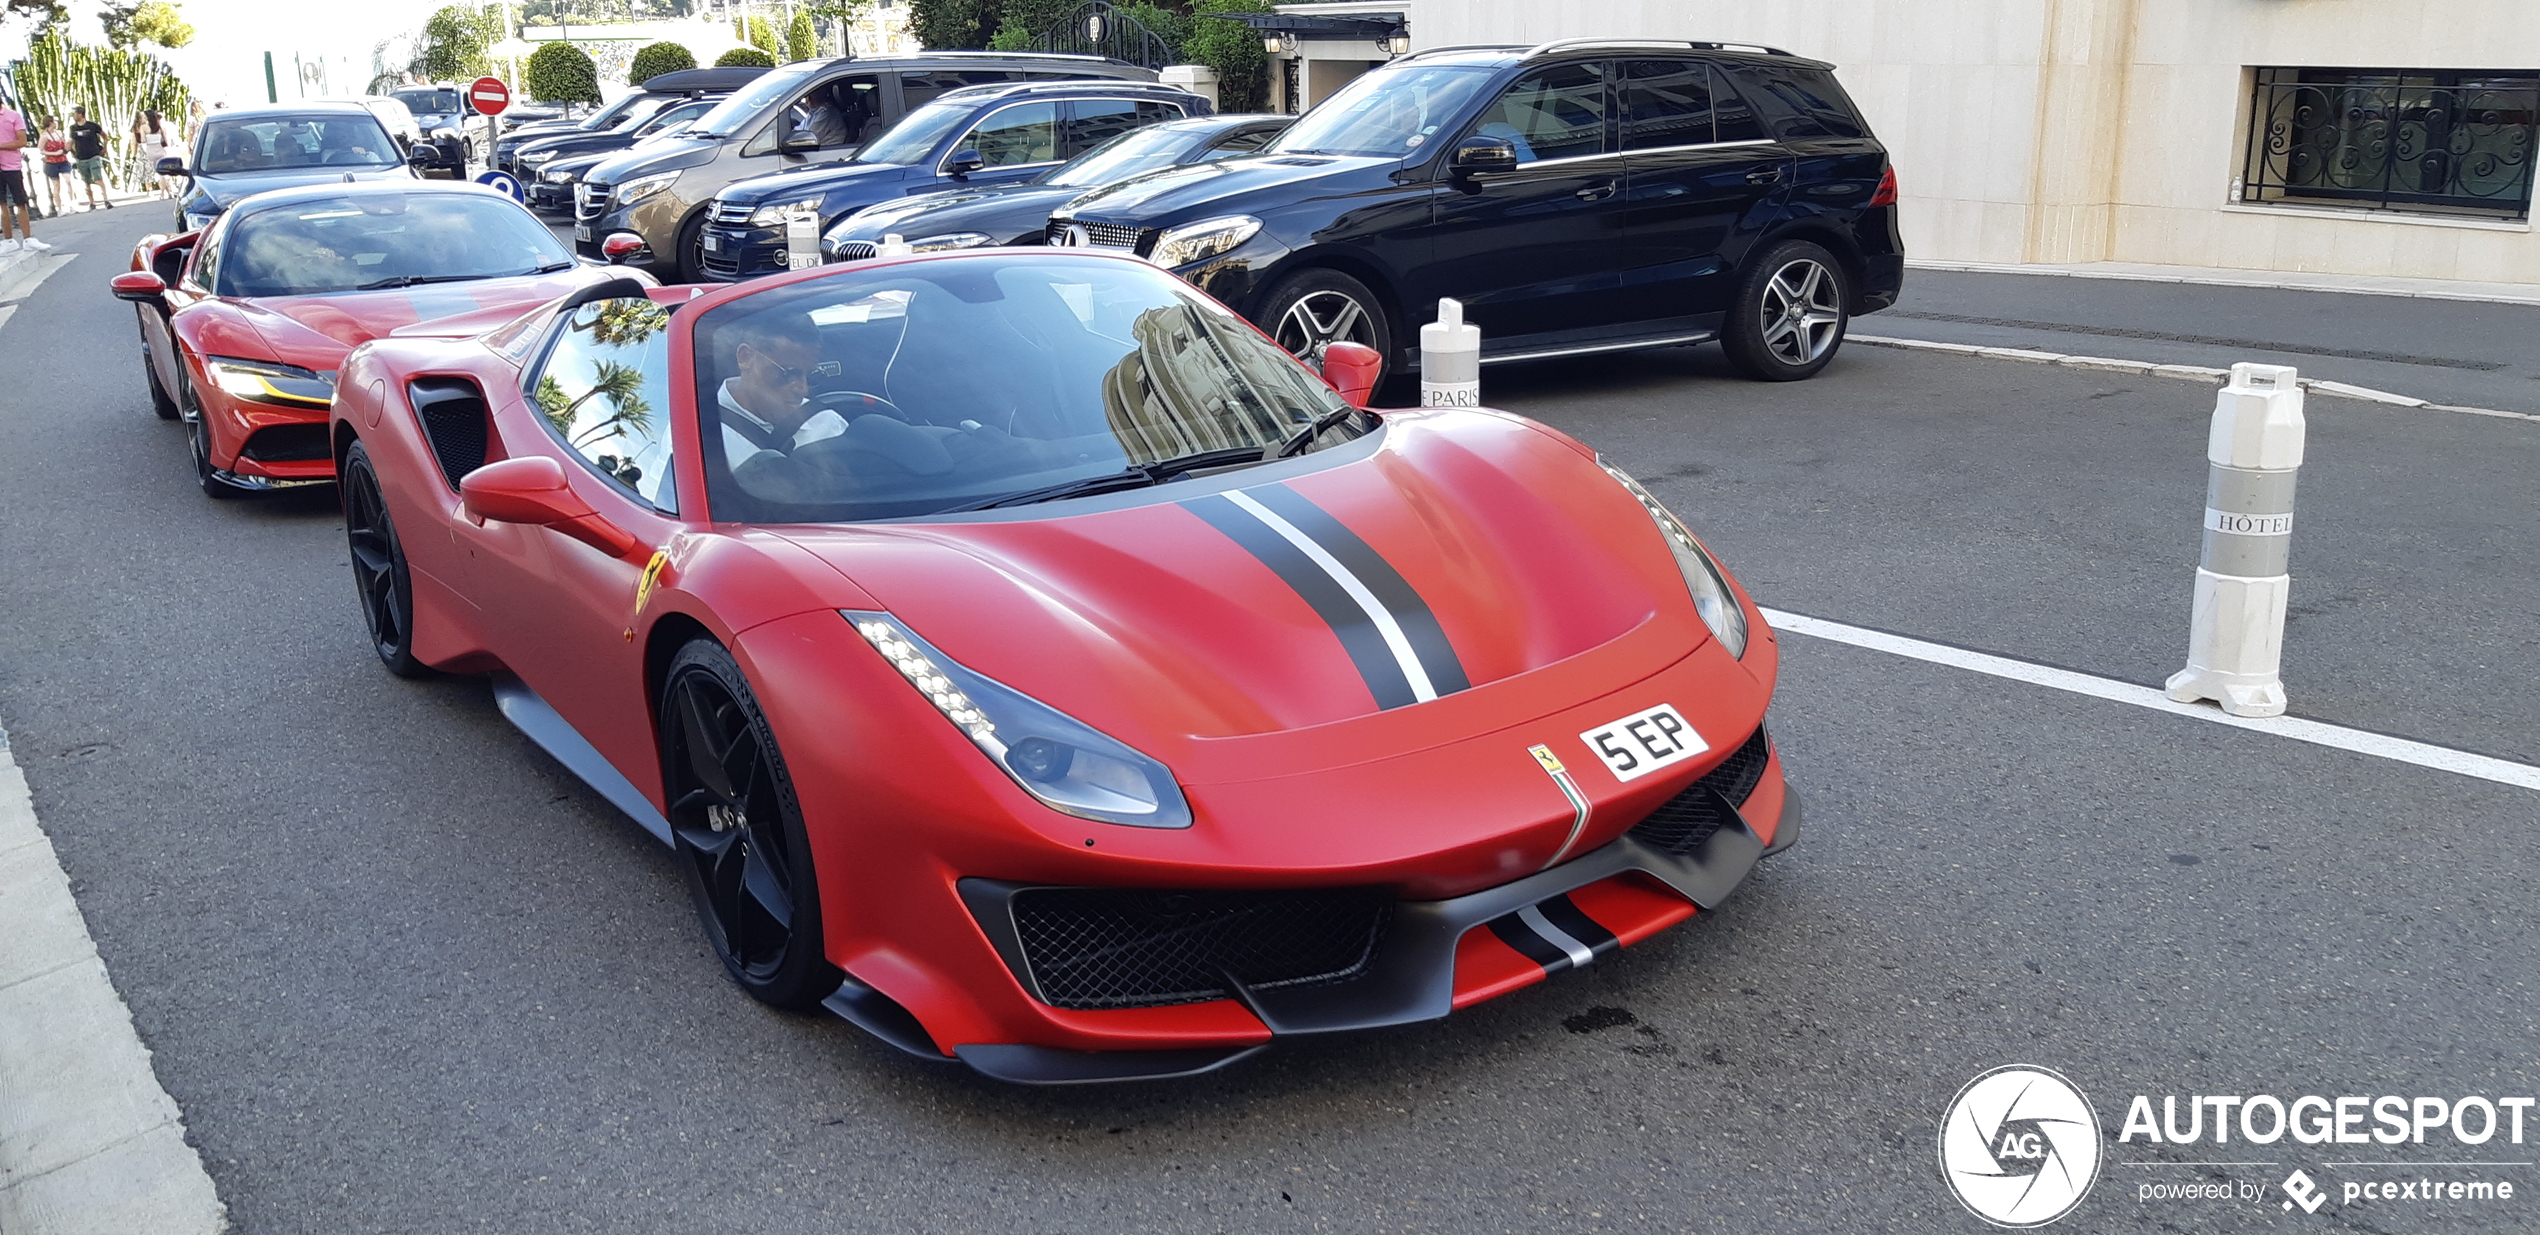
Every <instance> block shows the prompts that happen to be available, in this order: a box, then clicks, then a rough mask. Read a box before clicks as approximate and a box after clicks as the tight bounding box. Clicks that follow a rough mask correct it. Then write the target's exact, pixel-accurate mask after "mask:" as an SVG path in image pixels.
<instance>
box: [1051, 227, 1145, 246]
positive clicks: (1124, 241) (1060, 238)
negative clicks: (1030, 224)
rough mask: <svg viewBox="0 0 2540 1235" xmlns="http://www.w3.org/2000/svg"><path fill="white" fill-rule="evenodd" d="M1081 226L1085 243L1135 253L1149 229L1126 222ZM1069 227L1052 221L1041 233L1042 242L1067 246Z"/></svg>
mask: <svg viewBox="0 0 2540 1235" xmlns="http://www.w3.org/2000/svg"><path fill="white" fill-rule="evenodd" d="M1079 226H1081V227H1083V228H1084V229H1085V244H1086V245H1087V246H1088V247H1091V248H1096V249H1127V250H1129V251H1130V252H1132V253H1134V252H1136V251H1137V250H1138V246H1139V245H1140V244H1141V243H1143V242H1144V241H1145V240H1146V236H1147V229H1145V228H1139V227H1131V226H1128V225H1127V224H1125V223H1085V224H1079ZM1067 228H1068V225H1067V224H1066V223H1062V222H1052V223H1051V224H1050V225H1049V226H1048V228H1047V229H1046V230H1044V231H1043V232H1042V233H1041V242H1042V243H1043V244H1047V245H1051V246H1055V247H1065V246H1066V244H1067Z"/></svg>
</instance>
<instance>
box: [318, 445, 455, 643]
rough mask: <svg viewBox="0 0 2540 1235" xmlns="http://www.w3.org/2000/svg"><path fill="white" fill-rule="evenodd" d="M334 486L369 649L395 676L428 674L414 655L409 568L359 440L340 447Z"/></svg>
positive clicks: (374, 471)
mask: <svg viewBox="0 0 2540 1235" xmlns="http://www.w3.org/2000/svg"><path fill="white" fill-rule="evenodd" d="M336 492H337V493H339V494H341V495H342V497H343V499H344V540H345V547H346V548H348V549H350V550H351V551H352V557H353V591H354V593H355V594H356V595H357V596H358V597H359V598H360V600H361V604H362V621H363V623H364V624H365V625H367V626H369V627H370V650H371V651H373V652H376V653H378V654H379V663H380V664H383V665H386V666H387V667H388V671H389V672H390V673H393V674H396V675H397V676H398V677H401V678H420V677H429V676H431V673H432V670H431V668H430V667H428V666H426V665H425V664H424V663H423V662H422V661H419V660H416V659H415V594H414V571H413V570H412V569H410V568H409V567H408V566H407V565H406V546H405V545H404V544H403V543H401V542H400V541H399V540H398V539H397V524H396V522H395V521H394V520H392V519H390V518H389V517H388V495H387V494H386V493H385V492H384V491H382V490H381V489H380V487H379V472H378V469H376V468H374V467H372V466H371V462H370V450H369V448H367V447H365V446H363V445H362V444H361V443H360V442H355V443H353V448H352V449H351V450H349V451H346V452H345V453H344V466H343V468H342V477H341V480H340V481H339V483H338V484H337V486H336Z"/></svg>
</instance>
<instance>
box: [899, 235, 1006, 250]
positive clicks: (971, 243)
mask: <svg viewBox="0 0 2540 1235" xmlns="http://www.w3.org/2000/svg"><path fill="white" fill-rule="evenodd" d="M996 242H997V238H996V237H994V236H991V235H989V234H987V233H986V232H953V233H950V234H948V235H943V236H928V237H927V238H925V239H924V240H912V241H909V242H908V251H909V252H911V253H941V252H943V251H944V250H946V249H975V248H978V247H979V246H981V245H983V244H995V243H996Z"/></svg>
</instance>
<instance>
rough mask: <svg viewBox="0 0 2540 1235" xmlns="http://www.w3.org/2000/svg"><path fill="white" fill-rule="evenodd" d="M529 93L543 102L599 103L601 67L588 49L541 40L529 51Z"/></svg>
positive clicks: (527, 74) (526, 82) (525, 76)
mask: <svg viewBox="0 0 2540 1235" xmlns="http://www.w3.org/2000/svg"><path fill="white" fill-rule="evenodd" d="M522 76H523V77H524V78H526V79H527V80H526V81H525V82H524V83H523V84H525V85H527V86H528V87H529V97H530V98H533V99H536V100H538V101H539V102H541V103H597V102H599V101H600V69H599V66H598V65H596V64H593V63H591V55H590V53H589V52H586V51H583V50H582V49H581V48H579V47H576V46H574V45H573V44H571V43H541V44H539V45H538V50H536V51H533V52H531V53H529V71H528V72H527V73H524V74H523V75H522Z"/></svg>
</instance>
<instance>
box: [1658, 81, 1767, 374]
mask: <svg viewBox="0 0 2540 1235" xmlns="http://www.w3.org/2000/svg"><path fill="white" fill-rule="evenodd" d="M1620 84H1621V87H1622V95H1623V109H1622V111H1623V115H1622V132H1623V161H1624V165H1625V168H1626V171H1627V187H1626V189H1625V197H1626V199H1627V205H1626V208H1625V211H1624V220H1623V229H1624V233H1625V241H1624V243H1625V245H1626V246H1627V250H1628V256H1627V261H1626V267H1625V269H1626V273H1625V275H1624V278H1623V289H1622V296H1621V299H1622V301H1623V302H1624V303H1625V304H1627V305H1628V306H1629V307H1630V311H1631V314H1632V317H1633V318H1634V319H1635V320H1638V321H1642V322H1647V323H1650V324H1652V325H1653V326H1655V325H1660V324H1665V323H1680V324H1683V325H1685V326H1687V327H1689V328H1703V329H1707V328H1710V327H1712V326H1714V325H1716V324H1717V320H1718V315H1719V314H1720V313H1721V312H1722V311H1723V310H1725V309H1726V308H1727V307H1728V303H1729V299H1730V296H1731V294H1732V293H1733V291H1734V290H1735V287H1736V283H1737V273H1738V261H1739V259H1740V258H1742V257H1743V256H1744V255H1745V251H1746V249H1747V247H1748V246H1749V245H1750V244H1751V243H1752V242H1753V241H1754V239H1755V237H1756V236H1757V235H1759V234H1761V232H1762V231H1763V229H1764V228H1765V227H1766V226H1768V225H1769V224H1770V222H1771V219H1772V214H1773V211H1774V209H1775V208H1776V206H1777V204H1778V203H1779V201H1780V200H1781V198H1782V194H1783V193H1784V192H1785V191H1786V189H1787V186H1788V184H1789V181H1790V174H1791V167H1790V151H1789V150H1787V149H1785V148H1784V147H1783V146H1782V145H1781V144H1780V143H1778V142H1775V141H1772V140H1770V139H1768V138H1766V137H1765V135H1764V130H1763V128H1762V126H1761V125H1760V124H1759V123H1758V122H1757V120H1756V117H1755V114H1754V112H1753V111H1752V110H1751V109H1750V108H1748V106H1747V105H1746V103H1745V101H1744V100H1743V99H1741V98H1740V97H1739V96H1738V95H1737V93H1736V91H1735V89H1734V88H1733V87H1731V86H1730V85H1729V83H1728V80H1727V77H1726V75H1724V74H1722V73H1721V72H1719V71H1718V70H1717V69H1715V68H1713V67H1711V66H1710V65H1707V64H1705V63H1703V62H1702V61H1699V60H1692V59H1683V60H1661V59H1650V60H1627V61H1624V62H1623V65H1622V74H1621V80H1620Z"/></svg>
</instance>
